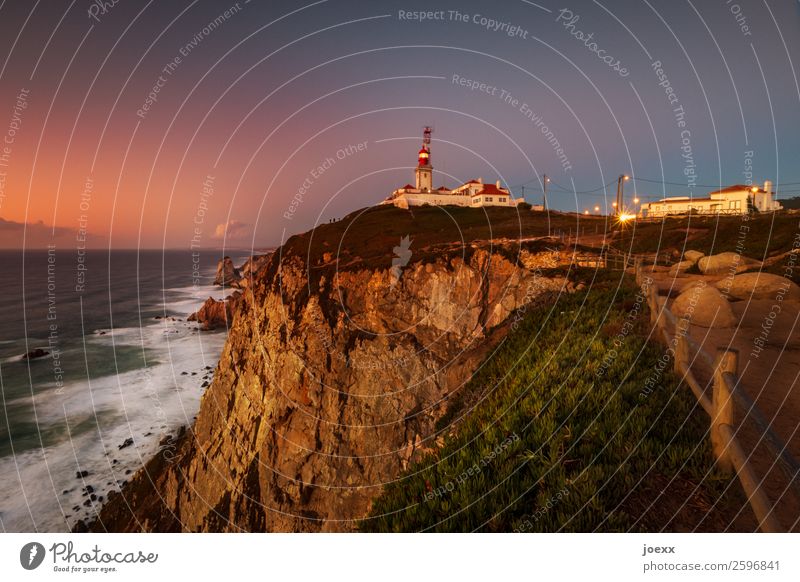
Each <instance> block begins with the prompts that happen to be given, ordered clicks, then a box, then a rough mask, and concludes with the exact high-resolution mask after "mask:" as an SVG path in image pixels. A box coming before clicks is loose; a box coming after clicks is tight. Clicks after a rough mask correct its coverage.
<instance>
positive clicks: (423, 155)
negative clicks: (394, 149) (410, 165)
mask: <svg viewBox="0 0 800 582" xmlns="http://www.w3.org/2000/svg"><path fill="white" fill-rule="evenodd" d="M432 131H433V130H432V129H431V128H430V127H426V128H425V132H424V133H423V137H422V149H420V150H419V163H418V164H417V169H416V175H417V189H418V190H421V191H423V192H430V191H431V190H433V166H432V165H431V132H432Z"/></svg>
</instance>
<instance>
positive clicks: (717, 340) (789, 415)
mask: <svg viewBox="0 0 800 582" xmlns="http://www.w3.org/2000/svg"><path fill="white" fill-rule="evenodd" d="M648 274H650V275H651V276H653V278H654V279H655V280H656V282H657V284H658V286H659V288H660V289H661V290H662V293H664V292H665V291H666V290H669V289H672V293H670V295H672V296H674V295H675V294H676V293H677V292H679V290H680V289H681V288H682V287H683V286H685V285H686V284H687V283H689V282H691V281H693V280H697V279H705V280H706V281H707V282H708V283H713V282H716V280H717V279H719V278H713V277H703V276H701V275H693V276H686V277H680V278H672V277H670V276H669V275H668V274H667V273H664V272H661V273H654V274H651V273H648ZM666 301H667V304H668V305H669V304H670V303H671V300H670V299H666ZM731 306H732V308H733V312H734V314H735V315H736V316H737V318H738V321H739V323H738V326H737V327H733V328H716V329H709V328H704V327H700V326H696V325H691V326H690V331H689V333H690V335H691V337H692V338H693V339H694V340H695V341H696V342H697V343H699V344H700V345H701V346H703V349H704V350H705V351H706V352H707V353H708V354H709V355H711V356H712V357H714V356H715V355H716V353H717V349H718V348H735V349H737V350H739V375H740V378H741V386H742V387H743V388H744V389H745V390H746V391H747V393H748V394H749V395H750V396H751V397H752V398H753V400H754V401H755V402H756V405H757V406H758V408H759V409H760V410H761V412H762V414H763V416H764V417H765V418H766V419H767V421H768V422H769V423H770V424H771V426H772V429H773V431H774V432H775V433H777V435H778V436H779V437H780V438H781V439H782V440H783V442H784V443H786V444H787V446H788V449H789V452H791V453H792V455H793V456H794V457H795V458H796V459H800V303H797V302H788V301H783V302H779V301H776V300H773V299H761V300H751V301H734V302H732V303H731ZM692 370H693V372H694V373H695V375H696V376H697V378H698V379H699V380H700V381H701V382H706V383H708V384H709V388H708V389H707V394H708V396H709V398H710V396H711V388H710V382H709V381H710V379H711V377H712V373H713V371H712V369H711V367H710V366H708V365H707V364H706V363H705V362H703V361H701V360H700V359H699V358H696V359H695V360H694V362H693V363H692ZM735 420H736V423H737V425H738V426H739V427H740V429H739V432H738V434H737V436H738V437H739V440H740V442H741V444H742V446H743V448H744V449H745V452H746V453H748V454H749V455H750V459H751V461H752V463H753V466H754V467H755V469H756V471H757V472H758V474H759V476H760V477H763V479H764V486H765V489H766V491H767V493H768V495H769V497H770V499H771V500H773V502H775V501H777V503H776V514H777V517H778V520H779V521H780V522H781V524H782V525H783V526H784V527H785V528H786V529H789V530H791V531H800V499H798V498H797V497H796V496H795V495H794V494H793V493H791V491H789V490H788V489H787V486H788V484H789V479H788V478H787V477H786V476H785V475H784V473H783V472H782V471H781V470H780V469H779V468H778V466H777V463H775V461H774V455H773V454H772V453H771V452H770V450H769V449H768V448H767V446H766V445H765V444H764V443H763V438H762V437H763V435H761V434H759V431H758V430H757V429H756V428H755V427H754V425H753V423H752V422H748V418H747V414H746V413H745V412H744V411H738V412H737V417H736V419H735ZM796 480H800V476H798V477H796Z"/></svg>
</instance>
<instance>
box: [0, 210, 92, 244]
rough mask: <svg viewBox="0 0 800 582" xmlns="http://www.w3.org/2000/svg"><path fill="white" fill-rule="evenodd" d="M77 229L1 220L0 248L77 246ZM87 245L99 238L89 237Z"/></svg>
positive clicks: (40, 223) (42, 223) (41, 223)
mask: <svg viewBox="0 0 800 582" xmlns="http://www.w3.org/2000/svg"><path fill="white" fill-rule="evenodd" d="M77 234H78V231H77V229H75V228H69V227H66V226H56V227H52V226H49V225H47V224H45V223H44V222H42V221H41V220H40V221H39V222H16V221H14V220H6V219H4V218H0V248H2V249H20V248H23V246H24V248H26V249H41V248H44V247H46V246H47V245H52V244H54V245H56V246H73V247H74V246H75V245H76V242H75V241H76V238H75V237H76V235H77ZM87 239H88V240H87V243H91V242H96V241H97V240H98V237H95V236H89V237H87Z"/></svg>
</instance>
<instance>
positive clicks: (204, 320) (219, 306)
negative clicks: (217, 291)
mask: <svg viewBox="0 0 800 582" xmlns="http://www.w3.org/2000/svg"><path fill="white" fill-rule="evenodd" d="M236 300H237V297H234V296H233V295H229V296H228V297H226V298H225V300H224V301H217V300H216V299H214V298H213V297H209V298H208V299H206V301H205V303H203V305H202V307H200V309H198V310H197V311H196V312H195V313H192V314H191V315H190V316H189V317H187V318H186V321H196V322H197V323H199V324H200V329H202V330H203V331H211V330H214V329H220V328H226V327H228V322H230V321H231V318H232V316H233V306H234V305H235V303H236Z"/></svg>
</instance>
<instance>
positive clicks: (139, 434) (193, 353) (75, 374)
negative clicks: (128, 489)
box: [0, 250, 249, 532]
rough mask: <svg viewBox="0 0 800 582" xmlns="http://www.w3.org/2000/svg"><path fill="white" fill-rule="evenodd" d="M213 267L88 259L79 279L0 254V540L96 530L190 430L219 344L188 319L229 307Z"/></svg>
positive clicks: (135, 254) (165, 260) (132, 254)
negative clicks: (145, 469) (121, 493)
mask: <svg viewBox="0 0 800 582" xmlns="http://www.w3.org/2000/svg"><path fill="white" fill-rule="evenodd" d="M248 254H249V253H248ZM246 256H247V254H245V253H241V254H240V255H239V256H234V255H232V258H233V259H234V264H237V265H238V264H240V263H241V262H243V260H244V259H245V257H246ZM220 258H221V254H220V252H219V251H207V252H203V253H201V254H200V257H199V259H198V257H197V256H196V255H195V256H194V257H193V256H192V253H190V252H184V251H124V250H118V251H88V252H87V254H86V256H85V257H84V258H83V259H82V261H81V263H82V264H83V265H84V266H83V267H81V268H80V269H81V270H82V271H83V273H80V272H79V271H78V265H79V264H80V263H79V262H78V260H77V257H76V256H75V251H74V250H71V252H70V251H56V250H51V251H49V252H48V251H47V250H43V251H25V252H24V253H23V251H0V271H2V278H0V318H2V319H0V408H1V409H2V413H0V531H6V532H28V531H48V532H50V531H68V530H69V529H71V528H72V527H73V526H74V525H75V524H76V523H77V522H78V521H79V520H85V519H90V518H92V517H94V516H95V515H96V514H97V512H99V510H100V507H101V505H102V500H105V499H107V497H108V493H109V492H110V491H115V490H116V491H118V490H119V488H120V486H121V485H122V483H124V482H125V481H126V480H127V479H129V478H130V477H131V475H132V474H133V473H134V472H135V471H136V470H137V469H139V468H141V467H142V466H143V465H144V464H145V463H146V462H147V461H148V459H149V458H150V457H151V456H152V455H153V454H154V453H155V452H156V451H157V449H158V445H159V442H160V441H161V440H162V439H164V438H165V437H167V436H169V435H175V434H177V432H178V430H179V429H180V427H182V426H189V425H191V423H192V421H193V419H194V417H195V415H196V414H197V411H198V409H199V404H200V396H201V395H202V393H203V391H204V390H205V387H204V386H203V384H204V383H210V381H211V379H212V375H213V370H214V368H215V367H216V364H217V361H218V359H219V355H220V353H221V350H222V347H223V344H224V342H225V332H224V330H223V331H215V332H201V331H198V326H197V324H196V323H192V322H187V321H186V318H187V316H188V315H189V314H190V313H192V312H194V311H196V310H197V309H198V308H199V307H200V305H201V304H202V302H203V301H205V300H206V299H207V298H208V297H214V298H215V299H222V298H223V297H224V296H226V295H228V294H230V293H231V291H232V290H231V289H223V288H221V287H216V286H213V285H212V284H211V283H212V281H213V277H214V272H215V269H216V263H217V261H218V260H219V259H220ZM198 260H199V263H200V265H199V269H198V266H197V263H198ZM37 348H41V349H43V350H45V351H47V352H49V353H48V355H46V356H44V357H41V358H36V359H24V358H23V357H22V355H23V354H25V353H27V352H29V351H32V350H35V349H37ZM84 472H85V473H84ZM84 475H85V476H84ZM87 487H90V488H91V493H88V492H87ZM101 499H102V500H101Z"/></svg>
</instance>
